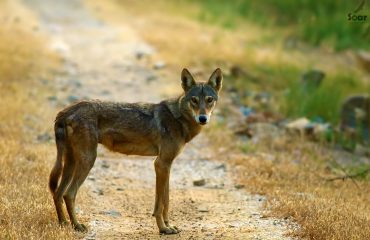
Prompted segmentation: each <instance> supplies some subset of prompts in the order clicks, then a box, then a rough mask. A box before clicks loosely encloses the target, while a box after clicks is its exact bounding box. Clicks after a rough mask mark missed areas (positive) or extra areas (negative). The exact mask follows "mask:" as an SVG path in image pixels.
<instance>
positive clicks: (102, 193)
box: [93, 189, 104, 196]
mask: <svg viewBox="0 0 370 240" xmlns="http://www.w3.org/2000/svg"><path fill="white" fill-rule="evenodd" d="M93 192H94V193H97V194H98V195H99V196H102V195H104V192H103V190H101V189H96V190H94V191H93Z"/></svg>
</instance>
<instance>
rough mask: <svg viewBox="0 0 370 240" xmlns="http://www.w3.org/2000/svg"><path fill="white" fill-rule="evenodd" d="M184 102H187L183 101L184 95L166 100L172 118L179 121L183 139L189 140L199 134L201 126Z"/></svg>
mask: <svg viewBox="0 0 370 240" xmlns="http://www.w3.org/2000/svg"><path fill="white" fill-rule="evenodd" d="M186 104H187V103H186V102H185V101H184V95H181V96H179V97H178V98H174V99H169V100H167V101H166V105H167V107H168V108H169V109H170V111H171V113H172V115H173V116H174V118H176V120H177V121H179V122H180V123H181V126H182V129H183V134H184V137H185V141H186V142H189V141H190V140H191V139H193V138H194V137H195V136H196V135H198V134H199V132H200V131H201V129H202V126H200V125H199V124H198V123H196V121H195V119H194V117H193V116H192V114H191V112H190V111H189V109H188V108H187V107H186Z"/></svg>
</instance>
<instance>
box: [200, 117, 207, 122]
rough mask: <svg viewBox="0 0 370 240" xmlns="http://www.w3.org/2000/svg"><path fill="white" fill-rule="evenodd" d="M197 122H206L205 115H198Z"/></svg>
mask: <svg viewBox="0 0 370 240" xmlns="http://www.w3.org/2000/svg"><path fill="white" fill-rule="evenodd" d="M199 122H200V123H206V122H207V116H204V115H200V116H199Z"/></svg>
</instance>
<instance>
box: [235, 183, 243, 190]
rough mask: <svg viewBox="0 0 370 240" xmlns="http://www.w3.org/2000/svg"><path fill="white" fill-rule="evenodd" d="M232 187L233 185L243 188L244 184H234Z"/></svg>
mask: <svg viewBox="0 0 370 240" xmlns="http://www.w3.org/2000/svg"><path fill="white" fill-rule="evenodd" d="M234 187H235V188H236V189H242V188H244V187H245V186H244V185H243V184H236V185H235V186H234Z"/></svg>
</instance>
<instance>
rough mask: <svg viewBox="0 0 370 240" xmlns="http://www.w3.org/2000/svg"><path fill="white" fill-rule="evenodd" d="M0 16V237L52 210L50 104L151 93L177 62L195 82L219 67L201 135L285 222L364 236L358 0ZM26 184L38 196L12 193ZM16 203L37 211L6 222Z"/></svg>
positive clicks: (365, 61) (146, 4)
mask: <svg viewBox="0 0 370 240" xmlns="http://www.w3.org/2000/svg"><path fill="white" fill-rule="evenodd" d="M0 23H1V24H0V96H1V97H0V152H1V153H2V156H0V164H1V165H0V166H1V168H2V169H3V170H2V171H3V172H2V173H1V175H0V195H1V196H2V197H1V201H0V237H1V236H3V237H4V236H10V238H20V237H22V236H25V235H27V234H28V235H30V236H38V234H40V231H41V229H42V228H41V227H35V228H34V229H33V230H32V231H31V232H32V234H34V235H32V234H31V233H30V232H29V231H30V230H27V227H26V225H24V224H27V221H28V224H33V225H34V226H44V225H43V224H45V223H46V222H48V221H49V220H48V219H49V218H50V216H52V215H53V212H52V211H53V209H52V203H51V202H50V199H49V195H48V193H47V191H46V188H45V186H44V185H45V184H44V183H45V179H46V178H47V175H48V173H49V169H50V167H51V165H52V162H53V160H52V159H54V154H55V153H54V147H53V144H54V143H53V141H54V140H53V132H52V127H53V126H52V123H53V119H54V116H55V114H56V112H57V111H58V110H60V109H62V108H63V107H64V106H66V105H68V104H70V103H73V102H75V101H78V100H82V99H91V98H99V99H105V100H117V101H120V100H125V101H126V100H127V101H159V99H161V98H163V97H169V96H173V95H174V94H177V93H180V90H181V89H179V86H180V85H179V73H180V72H181V70H182V68H183V67H187V68H189V70H190V71H191V72H192V73H193V74H194V76H195V77H196V79H198V80H203V81H206V80H207V77H208V76H209V74H210V73H211V72H212V70H213V69H215V68H216V67H220V68H221V69H222V70H223V73H224V86H223V92H222V98H221V101H220V103H219V107H218V109H217V111H216V113H215V117H214V120H213V122H212V125H211V126H210V127H209V128H208V129H207V130H206V136H208V137H210V138H212V141H213V143H212V145H213V147H214V148H215V152H217V153H219V154H220V155H222V154H224V155H228V154H230V153H237V155H233V156H234V157H230V158H227V161H228V164H231V166H232V167H233V168H234V167H235V169H237V170H236V171H237V173H238V174H237V176H238V177H237V179H238V180H237V182H238V183H239V184H241V185H243V186H248V187H246V190H247V191H249V192H253V193H260V194H264V195H267V196H268V197H269V199H275V200H277V201H276V202H275V201H271V202H269V203H268V204H267V205H268V206H269V208H271V209H272V212H273V215H274V216H277V217H280V218H285V217H292V218H293V219H294V221H296V222H298V223H299V224H300V226H301V227H300V228H299V229H295V230H294V231H293V235H295V236H298V237H302V238H311V239H366V236H367V237H368V236H369V235H368V234H369V232H370V229H369V226H370V219H369V216H370V210H369V207H368V206H369V204H370V196H369V192H370V191H368V190H369V186H370V185H369V177H368V173H369V171H370V145H369V143H370V134H369V131H370V96H369V94H370V1H368V0H353V1H348V0H326V1H318V0H311V1H308V0H286V1H278V0H265V1H257V0H255V1H254V0H252V1H247V0H234V1H222V0H212V1H211V0H203V1H201V0H176V1H169V0H168V1H165V0H158V1H155V2H153V1H147V0H143V1H134V0H107V1H98V0H80V1H77V0H76V1H56V0H55V1H42V0H23V1H21V0H15V1H10V0H0ZM117 29H118V30H117ZM117 39H118V40H117ZM117 46H118V47H117ZM127 56H130V57H127ZM137 76H139V77H137ZM122 78H127V79H129V80H127V82H125V81H123V82H121V79H122ZM137 79H145V81H143V82H140V81H139V80H137ZM135 82H136V83H137V84H139V85H137V87H136V85H135ZM120 84H121V85H120ZM140 84H141V85H140ZM144 84H145V85H146V86H147V88H142V87H141V86H142V85H144ZM131 85H133V88H132V89H130V90H122V89H124V88H125V87H126V86H131ZM133 89H134V90H133ZM140 89H141V90H140ZM153 89H156V90H155V91H157V92H158V93H159V94H157V95H155V96H154V95H151V94H150V93H149V92H150V91H152V90H153ZM133 91H135V93H132V92H133ZM225 139H227V140H228V141H225ZM226 142H227V143H226ZM236 166H237V167H236ZM30 172H32V173H33V174H30ZM15 176H17V177H15ZM337 180H338V181H337ZM341 180H343V181H341ZM24 182H28V183H29V184H32V187H31V186H30V185H23V183H24ZM30 187H31V188H33V189H34V192H36V193H37V194H36V193H35V196H38V197H35V196H33V197H32V196H30V195H26V194H24V193H19V192H18V193H16V192H14V189H24V191H25V192H29V190H27V189H29V188H30ZM21 192H22V191H21ZM292 192H295V193H299V194H292ZM40 196H41V197H40ZM9 199H13V200H12V201H10V200H9ZM27 199H28V200H29V201H30V202H33V205H32V206H24V205H23V206H21V205H22V204H21V203H23V202H24V201H27ZM5 202H7V203H5ZM44 202H47V205H43V204H44ZM26 207H27V208H29V209H33V210H32V211H35V212H36V211H39V210H40V209H43V210H42V211H45V213H44V215H43V217H37V219H38V221H35V218H34V217H32V216H29V217H28V218H27V219H28V220H25V219H24V218H20V220H19V221H23V222H24V223H18V224H20V225H21V226H22V227H21V229H22V230H21V231H18V232H17V228H15V227H14V226H13V225H14V224H13V222H12V221H13V220H11V219H12V218H13V217H14V218H15V216H18V214H19V213H21V212H24V211H25V208H26ZM44 208H46V209H44ZM36 209H39V210H36ZM2 216H5V217H3V219H2ZM2 223H4V224H2ZM1 225H3V226H6V228H3V229H1ZM46 231H47V236H50V237H61V236H62V237H66V238H67V237H68V238H75V235H73V233H71V232H69V231H67V230H66V231H64V232H63V233H62V234H64V235H59V234H61V233H59V231H58V230H57V228H56V227H55V226H52V225H50V226H49V225H48V227H47V230H46Z"/></svg>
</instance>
